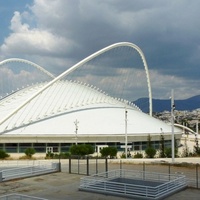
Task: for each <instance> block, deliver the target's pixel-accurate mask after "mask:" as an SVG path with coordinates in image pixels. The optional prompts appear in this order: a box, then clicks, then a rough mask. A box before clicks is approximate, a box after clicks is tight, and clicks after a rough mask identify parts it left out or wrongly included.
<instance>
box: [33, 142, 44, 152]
mask: <svg viewBox="0 0 200 200" xmlns="http://www.w3.org/2000/svg"><path fill="white" fill-rule="evenodd" d="M33 148H34V149H35V151H36V153H46V143H34V144H33Z"/></svg>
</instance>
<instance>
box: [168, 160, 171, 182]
mask: <svg viewBox="0 0 200 200" xmlns="http://www.w3.org/2000/svg"><path fill="white" fill-rule="evenodd" d="M168 166H169V167H168V174H169V181H170V179H171V176H170V174H171V164H170V163H169V165H168Z"/></svg>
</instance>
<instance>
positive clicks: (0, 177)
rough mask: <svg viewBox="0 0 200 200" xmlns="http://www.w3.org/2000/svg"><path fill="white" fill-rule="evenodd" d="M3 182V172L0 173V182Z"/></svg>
mask: <svg viewBox="0 0 200 200" xmlns="http://www.w3.org/2000/svg"><path fill="white" fill-rule="evenodd" d="M2 181H3V172H0V182H2Z"/></svg>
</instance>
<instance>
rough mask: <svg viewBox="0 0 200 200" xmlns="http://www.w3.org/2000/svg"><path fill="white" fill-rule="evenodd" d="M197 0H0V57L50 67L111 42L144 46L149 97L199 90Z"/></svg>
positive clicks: (70, 62)
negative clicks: (150, 90) (148, 73)
mask: <svg viewBox="0 0 200 200" xmlns="http://www.w3.org/2000/svg"><path fill="white" fill-rule="evenodd" d="M199 7H200V1H196V0H191V1H188V0H176V1H174V0H168V1H161V0H152V1H149V0H124V1H121V0H115V1H113V0H32V1H31V0H21V1H17V0H0V18H1V22H0V26H1V34H0V61H2V60H4V59H7V58H11V57H18V58H24V59H28V60H30V61H32V62H35V63H37V64H39V65H41V66H43V67H45V68H46V69H47V70H49V71H51V72H53V73H57V74H59V73H61V72H63V71H65V70H66V65H67V66H71V65H73V64H75V63H76V62H78V61H80V60H81V59H83V58H84V57H86V56H88V55H90V54H92V53H94V52H96V51H98V50H100V49H101V48H104V47H106V46H108V45H110V44H113V43H116V42H122V41H126V42H132V43H134V44H136V45H138V46H139V47H140V48H141V49H142V51H143V52H144V54H145V56H146V59H147V63H148V66H149V70H150V78H151V83H152V90H153V97H154V98H160V99H162V98H168V97H169V96H170V92H171V89H172V88H173V89H174V90H175V98H177V99H184V98H188V97H191V96H194V95H199V94H200V88H199V85H200V79H199V75H200V66H199V63H200V22H199V19H200V12H199Z"/></svg>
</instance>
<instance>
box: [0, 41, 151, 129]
mask: <svg viewBox="0 0 200 200" xmlns="http://www.w3.org/2000/svg"><path fill="white" fill-rule="evenodd" d="M120 46H129V47H132V48H134V49H136V50H137V51H138V52H139V54H140V56H141V58H142V61H143V64H144V67H145V71H146V76H147V83H148V90H149V114H150V115H152V93H151V85H150V78H149V73H148V66H147V63H146V59H145V57H144V54H143V52H142V50H141V49H140V48H139V47H138V46H136V45H135V44H132V43H129V42H120V43H115V44H112V45H110V46H107V47H105V48H103V49H101V50H99V51H97V52H96V53H93V54H92V55H90V56H88V57H86V58H85V59H83V60H81V61H80V62H78V63H77V64H75V65H73V66H72V67H71V68H69V69H68V70H66V71H65V72H63V73H62V74H60V75H59V76H57V77H56V78H54V79H53V80H52V81H50V82H49V83H47V84H46V85H45V86H44V87H42V88H41V89H40V90H39V91H38V92H37V93H35V94H34V95H33V96H31V97H30V98H29V99H27V100H26V101H25V102H24V103H22V104H21V105H20V106H19V107H18V108H16V109H15V110H14V111H13V112H11V113H10V114H9V115H7V116H6V117H5V118H4V119H3V120H1V121H0V125H1V124H3V123H4V122H5V121H6V120H8V119H9V118H10V117H11V116H13V115H14V114H15V113H17V112H18V111H19V110H20V109H21V108H23V107H24V106H25V105H26V104H28V103H29V102H30V101H31V100H32V99H34V98H35V97H37V96H38V95H39V94H40V93H42V92H43V91H44V90H46V89H47V88H48V87H50V86H51V85H53V84H54V83H55V82H57V81H58V80H60V79H61V78H63V77H65V76H66V75H68V74H70V73H71V72H73V71H74V70H76V69H77V68H79V67H80V66H81V65H83V64H85V63H86V62H88V61H90V60H92V59H93V58H95V57H97V56H99V55H101V54H103V53H104V52H106V51H109V50H111V49H113V48H116V47H120Z"/></svg>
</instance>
